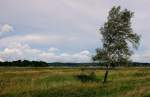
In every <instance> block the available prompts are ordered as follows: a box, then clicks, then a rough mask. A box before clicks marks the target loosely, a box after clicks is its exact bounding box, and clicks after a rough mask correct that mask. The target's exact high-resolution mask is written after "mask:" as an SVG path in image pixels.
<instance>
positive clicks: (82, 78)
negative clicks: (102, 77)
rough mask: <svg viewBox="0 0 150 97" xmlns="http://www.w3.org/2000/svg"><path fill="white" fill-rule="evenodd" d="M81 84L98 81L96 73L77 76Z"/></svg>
mask: <svg viewBox="0 0 150 97" xmlns="http://www.w3.org/2000/svg"><path fill="white" fill-rule="evenodd" d="M76 77H77V78H78V79H79V80H80V81H81V82H90V81H97V78H96V74H95V72H90V73H81V74H79V75H77V76H76Z"/></svg>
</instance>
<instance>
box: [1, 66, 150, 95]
mask: <svg viewBox="0 0 150 97" xmlns="http://www.w3.org/2000/svg"><path fill="white" fill-rule="evenodd" d="M91 71H95V73H96V79H97V81H89V82H81V81H80V80H79V79H78V78H77V77H76V76H77V75H79V74H81V73H83V72H84V73H86V72H87V73H88V72H91ZM103 76H104V70H102V69H101V70H100V69H87V70H84V71H82V70H81V69H80V68H14V67H13V68H10V67H9V68H8V67H0V97H150V68H122V69H116V70H111V71H110V72H109V76H108V82H107V83H105V84H103V83H102V80H103Z"/></svg>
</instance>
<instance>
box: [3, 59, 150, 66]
mask: <svg viewBox="0 0 150 97" xmlns="http://www.w3.org/2000/svg"><path fill="white" fill-rule="evenodd" d="M0 66H16V67H48V66H53V67H63V66H66V67H90V66H92V67H99V66H105V63H60V62H54V63H46V62H43V61H28V60H23V61H22V60H18V61H12V62H0ZM128 66H129V67H150V63H139V62H132V63H129V64H128Z"/></svg>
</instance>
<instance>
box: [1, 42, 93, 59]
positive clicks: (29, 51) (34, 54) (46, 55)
mask: <svg viewBox="0 0 150 97" xmlns="http://www.w3.org/2000/svg"><path fill="white" fill-rule="evenodd" d="M58 50H59V49H57V48H54V47H51V48H49V49H48V50H47V51H42V50H39V49H34V48H32V47H30V46H29V45H27V44H19V43H13V44H11V45H10V46H8V47H7V48H5V49H4V50H3V51H1V52H0V60H1V61H13V60H20V59H21V60H37V61H39V60H42V61H46V62H90V61H91V60H90V59H91V53H90V52H89V51H87V50H85V51H81V52H79V53H74V54H68V53H65V52H64V53H59V54H57V53H56V51H58Z"/></svg>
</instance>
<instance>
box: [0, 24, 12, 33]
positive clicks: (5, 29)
mask: <svg viewBox="0 0 150 97" xmlns="http://www.w3.org/2000/svg"><path fill="white" fill-rule="evenodd" d="M13 30H14V28H13V27H12V26H11V25H9V24H4V25H2V26H1V28H0V32H2V33H5V32H12V31H13Z"/></svg>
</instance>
